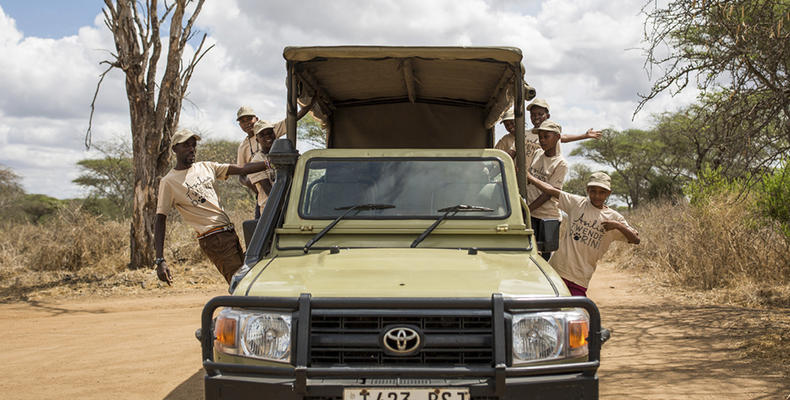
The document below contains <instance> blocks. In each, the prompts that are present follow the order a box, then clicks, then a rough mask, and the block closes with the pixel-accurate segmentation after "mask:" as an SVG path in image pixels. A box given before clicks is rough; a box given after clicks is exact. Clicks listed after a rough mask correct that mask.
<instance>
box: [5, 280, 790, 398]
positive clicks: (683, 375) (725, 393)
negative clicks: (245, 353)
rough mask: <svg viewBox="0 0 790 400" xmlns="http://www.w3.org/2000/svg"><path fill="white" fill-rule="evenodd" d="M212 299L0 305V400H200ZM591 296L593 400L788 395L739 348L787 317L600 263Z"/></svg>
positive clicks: (786, 381)
mask: <svg viewBox="0 0 790 400" xmlns="http://www.w3.org/2000/svg"><path fill="white" fill-rule="evenodd" d="M221 294H224V291H223V288H222V286H210V287H208V288H203V289H201V290H200V292H196V291H191V292H190V291H189V290H184V289H183V288H180V289H175V290H173V292H172V293H168V292H167V291H166V290H165V291H156V292H155V293H154V294H149V295H148V297H145V295H144V294H140V293H137V294H127V295H124V296H111V297H81V298H73V299H65V300H56V299H50V300H47V299H39V300H28V301H26V302H19V303H11V304H0V324H2V326H3V327H4V329H3V331H4V332H5V335H4V339H3V341H2V346H0V359H2V363H0V376H2V377H3V379H2V380H0V398H3V399H55V398H58V399H63V398H65V399H70V398H80V399H108V398H109V399H196V398H198V399H199V398H202V396H203V393H202V386H201V385H202V381H201V379H202V375H203V371H202V369H201V365H200V345H199V343H198V341H197V340H196V339H195V337H194V331H195V329H196V328H197V327H198V326H199V324H200V311H201V309H202V305H203V304H204V303H205V302H206V300H208V299H209V298H211V297H213V296H216V295H221ZM589 294H590V297H592V298H593V299H594V300H595V301H596V302H597V303H598V305H599V307H600V309H601V312H602V316H603V323H604V326H606V327H609V328H610V329H611V330H612V331H613V338H612V339H611V340H610V341H609V342H608V343H606V345H605V346H604V350H603V355H602V357H603V360H602V365H603V366H602V368H601V369H600V371H599V376H600V384H601V385H600V386H601V398H603V399H680V398H682V399H684V400H692V399H723V398H726V399H780V400H781V399H784V398H785V397H786V396H788V395H790V377H789V376H788V372H787V370H786V369H787V366H783V365H778V364H777V363H776V362H773V363H772V362H765V361H758V360H756V359H754V358H753V357H750V356H749V354H746V353H745V352H744V347H743V346H744V343H745V342H746V341H748V340H749V338H750V337H751V336H752V334H754V333H759V332H764V331H765V330H766V329H776V328H774V327H775V326H779V327H780V328H779V329H784V330H787V329H790V315H788V314H790V313H788V312H787V310H785V311H775V312H767V311H759V310H750V309H743V308H735V307H711V306H700V305H694V304H689V303H688V302H685V303H683V302H679V301H678V300H677V299H670V298H667V297H666V296H662V295H655V294H653V293H651V291H650V290H649V287H648V286H646V285H643V284H642V283H641V282H640V281H639V279H638V278H637V277H635V276H634V275H632V274H630V273H627V272H621V271H614V270H613V268H612V267H611V266H606V265H604V266H602V267H601V268H600V269H599V271H598V272H597V273H596V276H595V279H594V280H593V284H592V287H591V290H590V293H589ZM766 327H768V328H766ZM785 350H787V349H785Z"/></svg>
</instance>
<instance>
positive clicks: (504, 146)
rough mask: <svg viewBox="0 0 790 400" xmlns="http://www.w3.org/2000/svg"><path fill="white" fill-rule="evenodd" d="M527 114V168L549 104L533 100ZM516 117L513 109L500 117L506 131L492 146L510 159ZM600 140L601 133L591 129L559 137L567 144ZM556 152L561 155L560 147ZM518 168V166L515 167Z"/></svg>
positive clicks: (512, 153)
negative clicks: (529, 125) (585, 140)
mask: <svg viewBox="0 0 790 400" xmlns="http://www.w3.org/2000/svg"><path fill="white" fill-rule="evenodd" d="M527 112H529V119H530V121H532V125H533V127H532V129H529V130H527V131H525V132H524V136H525V137H524V144H525V147H526V152H525V154H526V160H525V161H526V165H527V166H528V167H529V166H530V165H532V160H533V156H534V154H535V151H537V150H538V149H540V144H539V141H538V132H537V131H538V127H540V124H542V123H543V121H545V120H547V119H549V118H551V114H549V103H548V102H546V100H545V99H535V100H533V101H532V103H530V104H529V105H528V106H527ZM515 119H516V117H515V114H514V113H513V109H512V108H509V109H508V110H507V111H505V114H504V115H502V118H501V119H500V121H501V122H502V125H504V126H505V130H507V132H508V133H507V134H506V135H505V136H502V138H501V139H499V141H498V142H497V143H496V145H495V146H494V148H495V149H499V150H502V151H504V152H506V153H508V154H510V157H513V158H514V159H515V158H516V136H515V132H516V121H515ZM600 138H601V131H595V130H593V129H592V128H590V129H588V130H587V132H585V133H582V134H580V135H568V134H564V135H560V142H562V143H567V142H575V141H577V140H583V139H600ZM557 152H558V153H562V150H561V149H560V146H559V145H557ZM517 168H518V166H517Z"/></svg>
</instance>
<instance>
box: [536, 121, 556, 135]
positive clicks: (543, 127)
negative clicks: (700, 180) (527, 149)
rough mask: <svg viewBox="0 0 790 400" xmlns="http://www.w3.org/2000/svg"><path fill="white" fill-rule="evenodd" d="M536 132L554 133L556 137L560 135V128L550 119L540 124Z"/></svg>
mask: <svg viewBox="0 0 790 400" xmlns="http://www.w3.org/2000/svg"><path fill="white" fill-rule="evenodd" d="M537 130H539V131H549V132H555V133H557V134H558V135H559V134H561V133H562V127H561V126H560V124H558V123H556V122H554V121H552V120H550V119H547V120H545V121H543V122H541V123H540V126H539V127H538V129H537Z"/></svg>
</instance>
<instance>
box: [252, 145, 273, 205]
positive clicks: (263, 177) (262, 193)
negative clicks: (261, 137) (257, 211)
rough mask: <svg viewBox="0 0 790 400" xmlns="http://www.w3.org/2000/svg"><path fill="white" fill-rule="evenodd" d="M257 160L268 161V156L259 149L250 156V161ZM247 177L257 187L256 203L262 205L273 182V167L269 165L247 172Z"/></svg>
mask: <svg viewBox="0 0 790 400" xmlns="http://www.w3.org/2000/svg"><path fill="white" fill-rule="evenodd" d="M259 161H269V157H268V156H267V155H265V154H263V153H262V152H260V151H259V152H257V153H255V156H254V157H252V161H251V162H259ZM247 179H249V180H250V182H251V183H252V184H254V185H255V187H256V188H257V189H258V205H259V206H261V207H263V205H264V204H266V200H267V199H268V198H269V191H270V190H271V189H272V183H273V182H274V168H272V167H269V168H267V169H265V170H263V171H261V172H255V173H252V174H249V175H247Z"/></svg>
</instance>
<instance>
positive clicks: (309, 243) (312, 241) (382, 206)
mask: <svg viewBox="0 0 790 400" xmlns="http://www.w3.org/2000/svg"><path fill="white" fill-rule="evenodd" d="M387 208H395V206H394V205H392V204H357V205H353V206H344V207H337V208H335V210H346V212H344V213H343V214H340V216H338V217H337V218H335V220H334V221H332V222H331V223H330V224H329V225H327V226H326V228H324V229H322V230H321V232H318V233H317V234H316V235H315V236H313V238H312V239H310V240H308V241H307V243H305V244H304V253H305V254H307V252H308V251H310V247H313V245H314V244H315V242H317V241H319V240H321V238H322V237H324V235H326V233H327V232H329V230H330V229H332V228H334V227H335V225H337V223H338V222H340V220H341V219H343V218H345V216H346V215H348V214H350V213H351V212H352V211H357V212H359V211H363V210H384V209H387Z"/></svg>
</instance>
